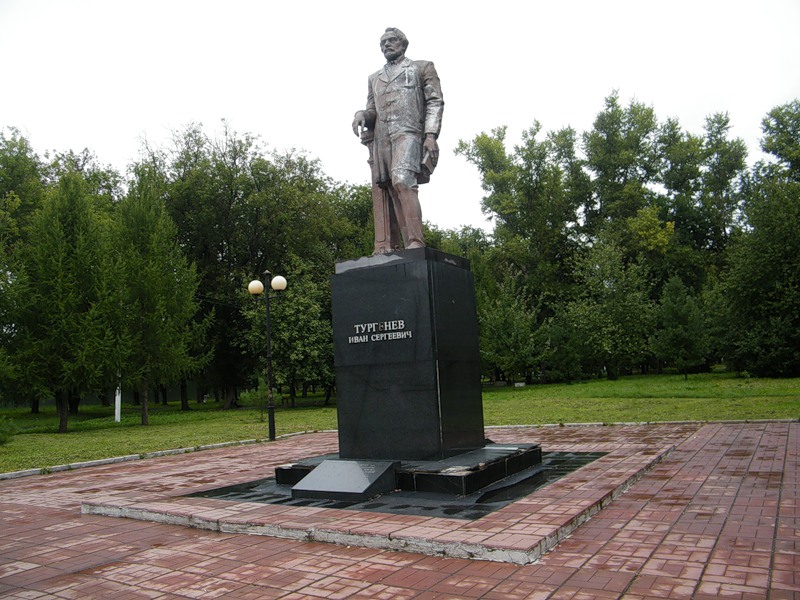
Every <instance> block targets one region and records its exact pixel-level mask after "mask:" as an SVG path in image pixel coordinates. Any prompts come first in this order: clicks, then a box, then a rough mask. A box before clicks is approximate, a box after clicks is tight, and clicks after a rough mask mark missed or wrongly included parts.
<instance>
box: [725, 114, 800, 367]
mask: <svg viewBox="0 0 800 600" xmlns="http://www.w3.org/2000/svg"><path fill="white" fill-rule="evenodd" d="M798 122H800V102H798V101H796V100H795V101H793V102H791V103H788V104H785V105H783V106H779V107H777V108H775V109H773V110H772V111H770V113H769V115H768V116H767V118H766V119H765V120H764V122H763V131H764V138H763V140H762V147H763V148H764V149H765V150H767V151H771V152H774V153H775V154H774V157H775V159H776V161H775V162H774V163H764V162H761V163H759V164H757V165H756V167H755V168H754V169H753V172H752V174H751V176H750V177H749V178H748V180H747V182H746V185H745V196H746V198H747V200H746V202H745V205H744V215H745V218H746V229H745V232H744V233H743V234H742V235H741V236H740V238H739V239H737V240H736V243H735V244H734V245H733V247H732V249H731V250H732V251H731V255H730V267H729V269H728V271H727V272H726V273H725V274H724V276H723V289H724V292H725V298H726V299H727V301H728V310H729V312H728V314H729V318H730V324H729V325H730V327H731V329H732V331H731V336H730V346H731V348H730V356H729V360H731V362H732V363H733V366H734V367H735V368H736V369H738V370H742V369H747V370H749V371H752V372H754V373H756V374H758V375H765V376H785V377H794V376H797V375H800V170H798V163H797V162H796V156H797V152H798V151H797V146H796V145H797V143H798V141H800V137H798V135H797V131H798V128H797V123H798Z"/></svg>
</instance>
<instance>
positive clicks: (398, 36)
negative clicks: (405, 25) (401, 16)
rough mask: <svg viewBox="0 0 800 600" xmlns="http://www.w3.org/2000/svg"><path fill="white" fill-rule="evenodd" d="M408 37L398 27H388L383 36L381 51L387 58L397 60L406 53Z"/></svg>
mask: <svg viewBox="0 0 800 600" xmlns="http://www.w3.org/2000/svg"><path fill="white" fill-rule="evenodd" d="M406 48H408V38H407V37H406V34H405V33H403V32H402V31H400V30H399V29H398V28H397V27H387V28H386V31H385V32H384V34H383V35H382V36H381V51H382V52H383V55H384V56H385V57H386V60H395V59H397V58H399V57H400V56H403V55H404V54H405V53H406Z"/></svg>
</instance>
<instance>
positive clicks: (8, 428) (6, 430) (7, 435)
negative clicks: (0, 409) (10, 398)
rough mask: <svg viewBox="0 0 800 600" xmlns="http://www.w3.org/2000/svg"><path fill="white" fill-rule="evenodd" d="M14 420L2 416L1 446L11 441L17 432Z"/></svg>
mask: <svg viewBox="0 0 800 600" xmlns="http://www.w3.org/2000/svg"><path fill="white" fill-rule="evenodd" d="M16 431H17V430H16V428H15V427H14V422H13V421H12V420H11V419H9V418H8V417H0V446H2V445H3V444H5V443H6V442H9V441H11V438H12V437H14V434H15V433H16Z"/></svg>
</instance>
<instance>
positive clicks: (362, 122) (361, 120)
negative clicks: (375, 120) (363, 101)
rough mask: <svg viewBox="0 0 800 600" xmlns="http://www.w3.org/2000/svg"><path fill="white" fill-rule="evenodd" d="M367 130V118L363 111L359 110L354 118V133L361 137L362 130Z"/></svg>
mask: <svg viewBox="0 0 800 600" xmlns="http://www.w3.org/2000/svg"><path fill="white" fill-rule="evenodd" d="M366 128H367V117H366V115H365V114H364V111H363V110H359V111H358V112H357V113H356V115H355V117H353V133H355V134H356V135H359V136H360V135H361V130H362V129H366Z"/></svg>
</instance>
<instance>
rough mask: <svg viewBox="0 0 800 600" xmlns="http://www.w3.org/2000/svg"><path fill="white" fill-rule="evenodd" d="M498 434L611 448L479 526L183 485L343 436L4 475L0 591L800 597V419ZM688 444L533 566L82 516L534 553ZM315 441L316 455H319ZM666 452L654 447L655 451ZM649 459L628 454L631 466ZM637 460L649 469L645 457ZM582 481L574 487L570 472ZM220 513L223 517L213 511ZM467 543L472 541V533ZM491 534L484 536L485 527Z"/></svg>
mask: <svg viewBox="0 0 800 600" xmlns="http://www.w3.org/2000/svg"><path fill="white" fill-rule="evenodd" d="M489 435H490V437H491V438H492V439H493V440H494V441H497V442H501V443H502V442H527V441H531V440H534V441H539V442H540V443H542V446H543V448H544V449H545V450H590V449H591V450H604V451H609V450H610V451H611V452H612V455H613V456H612V459H611V460H606V461H605V463H603V462H601V461H602V460H603V459H601V461H597V463H592V465H588V466H587V467H585V468H584V469H581V470H580V471H578V472H576V473H575V474H573V475H572V476H568V477H567V478H565V479H564V480H562V481H561V482H558V483H556V484H553V485H551V486H548V487H547V488H544V489H541V490H539V491H537V492H535V493H534V494H532V495H531V496H529V497H528V498H525V499H523V500H521V501H519V502H517V503H515V504H514V505H511V506H509V507H508V510H506V509H503V511H498V513H494V514H493V515H489V516H487V517H485V518H484V519H481V520H478V521H471V522H467V521H459V520H454V519H428V520H425V522H422V521H420V518H415V517H411V518H407V517H403V518H400V519H398V518H397V517H392V516H386V515H378V516H377V517H373V516H371V515H366V514H358V513H352V512H351V511H326V509H302V510H298V509H296V508H291V509H286V507H266V512H265V508H264V507H253V506H252V505H249V506H240V505H236V504H235V503H232V504H234V506H233V507H226V503H224V502H222V501H214V502H208V501H206V500H202V499H192V502H190V503H185V501H184V500H181V499H177V498H176V495H178V494H185V493H188V492H190V491H195V490H197V489H200V488H211V487H217V486H219V485H220V482H221V481H223V482H224V484H226V483H228V482H235V481H241V482H244V481H250V480H253V479H257V478H259V477H266V476H269V475H271V474H272V473H271V470H272V468H274V466H275V465H276V464H281V463H283V462H287V461H289V460H291V459H293V458H296V457H298V456H303V455H307V454H309V453H314V454H319V453H324V452H330V451H335V448H336V438H335V435H334V434H330V433H322V434H310V435H306V436H297V437H294V438H288V439H283V440H279V441H277V442H275V443H272V444H266V445H259V446H243V447H232V448H221V449H214V450H207V451H203V452H197V453H192V454H186V455H177V456H167V457H161V458H155V459H149V460H144V461H136V462H130V463H121V464H113V465H104V466H97V467H90V468H84V469H78V470H74V471H65V472H60V473H55V474H52V475H41V476H33V477H26V478H22V479H12V480H5V481H0V596H3V597H8V598H109V597H112V598H114V599H115V600H124V599H127V598H156V599H159V600H163V599H168V598H284V599H291V598H418V599H421V598H487V599H495V598H496V599H500V598H503V599H516V598H542V599H544V598H552V599H557V598H571V599H577V598H628V599H642V600H643V599H650V598H693V599H697V600H700V599H703V598H720V597H724V598H740V599H747V598H769V599H770V600H776V599H781V598H800V575H797V573H798V572H800V533H798V524H800V501H798V450H800V443H799V440H800V423H750V424H738V423H728V424H708V425H704V426H700V425H652V426H613V427H559V428H504V429H493V430H490V431H489ZM673 445H674V446H675V449H674V450H673V451H672V452H671V453H669V454H668V455H667V456H666V457H665V458H664V460H663V461H661V462H660V463H657V464H655V465H654V466H652V469H651V470H650V471H649V472H647V473H646V474H644V475H643V476H641V478H640V479H639V480H638V481H635V482H634V483H633V484H632V485H631V486H630V487H629V488H628V489H627V491H626V492H625V493H622V494H619V493H618V495H617V496H616V497H615V498H614V499H613V501H610V498H608V497H607V498H606V499H605V500H604V503H605V508H604V509H603V510H599V512H595V513H594V514H593V516H592V517H591V518H590V519H588V520H586V521H585V522H583V523H582V524H580V525H578V526H577V528H575V529H574V530H572V531H571V533H569V534H568V537H566V538H565V539H562V540H561V541H560V542H559V543H558V545H556V546H555V547H554V548H553V549H552V550H550V552H548V553H547V554H545V555H544V556H543V557H542V558H541V559H540V560H539V561H538V562H536V563H535V564H525V565H515V564H509V563H504V562H488V561H484V560H468V559H463V558H445V557H439V556H426V555H423V554H415V553H409V552H396V551H391V550H386V549H379V548H364V547H357V546H353V545H351V546H340V545H335V544H329V543H322V542H313V541H302V540H293V539H281V538H276V537H268V536H260V535H244V534H239V533H221V532H218V531H205V530H202V529H195V528H190V527H183V526H178V525H169V524H160V523H153V522H148V521H140V520H133V519H119V518H112V517H106V516H98V515H91V514H81V513H80V507H81V504H82V503H88V502H91V503H102V502H107V503H110V504H112V505H116V506H129V507H137V506H151V507H154V510H155V508H157V509H158V510H161V511H165V512H168V511H172V512H173V513H175V514H177V513H178V512H179V511H183V512H182V513H181V514H182V515H183V518H184V519H185V520H186V522H191V519H192V518H193V517H192V515H197V514H201V515H202V517H203V518H204V519H210V520H211V519H216V520H222V521H224V520H226V519H231V520H234V521H236V520H238V521H237V522H239V523H249V524H258V525H259V526H261V527H271V526H273V524H274V523H279V524H280V525H281V526H285V527H290V526H308V527H310V526H311V525H316V526H317V527H319V526H324V527H332V526H333V527H336V526H339V525H342V526H344V524H346V525H347V527H348V528H349V529H350V530H352V531H359V532H373V533H375V535H390V534H392V533H393V532H397V533H398V537H399V532H402V531H403V529H404V530H405V532H404V533H405V535H406V536H410V537H415V536H421V538H420V539H422V538H424V536H438V537H437V539H440V541H441V540H443V541H441V543H457V542H458V541H459V540H463V541H465V542H468V543H469V544H480V543H486V544H499V545H505V546H506V547H508V546H509V544H510V547H519V548H529V547H530V545H531V540H535V539H539V538H540V537H541V535H542V534H543V532H544V531H546V530H547V528H548V527H552V526H554V524H555V525H558V524H561V525H563V524H564V522H565V521H568V519H566V518H565V517H564V515H563V514H561V513H560V512H559V510H558V509H554V507H560V506H565V503H571V504H573V505H575V506H584V505H587V503H590V502H592V501H593V499H596V498H597V497H599V496H603V495H608V494H610V489H609V486H608V482H607V479H609V478H616V479H618V480H619V479H621V478H623V479H624V477H625V476H626V473H628V472H630V470H631V468H632V467H636V468H638V467H639V466H641V465H642V464H643V461H644V462H646V461H645V459H644V457H645V456H647V454H646V453H647V452H648V451H649V450H648V449H650V450H653V449H655V450H658V449H661V450H663V449H664V448H665V447H667V446H669V447H671V446H673ZM311 448H313V452H309V449H311ZM652 456H657V454H653V455H652ZM631 461H632V462H633V463H635V465H632V464H629V463H630V462H631ZM634 470H636V469H635V468H634ZM567 480H568V481H567ZM217 522H218V521H217ZM459 536H463V537H459ZM487 536H488V537H487Z"/></svg>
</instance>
